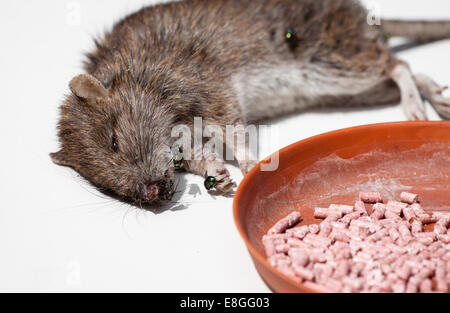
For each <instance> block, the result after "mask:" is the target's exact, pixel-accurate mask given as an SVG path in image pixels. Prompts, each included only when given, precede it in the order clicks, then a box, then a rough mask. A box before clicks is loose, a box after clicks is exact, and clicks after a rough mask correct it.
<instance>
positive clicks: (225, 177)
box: [205, 159, 236, 194]
mask: <svg viewBox="0 0 450 313" xmlns="http://www.w3.org/2000/svg"><path fill="white" fill-rule="evenodd" d="M206 175H207V177H206V179H205V188H206V189H208V190H212V189H216V190H217V191H218V192H220V193H221V194H225V193H228V192H230V191H232V190H233V188H234V187H236V183H235V182H234V181H233V180H232V179H231V177H230V173H229V172H228V170H227V169H226V168H225V165H224V163H223V161H221V160H217V159H216V160H214V161H210V162H209V163H208V170H207V172H206Z"/></svg>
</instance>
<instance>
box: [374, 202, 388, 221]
mask: <svg viewBox="0 0 450 313" xmlns="http://www.w3.org/2000/svg"><path fill="white" fill-rule="evenodd" d="M385 212H386V205H384V204H383V203H376V204H374V206H373V212H372V215H371V217H372V218H374V219H376V220H379V219H382V218H383V217H384V213H385Z"/></svg>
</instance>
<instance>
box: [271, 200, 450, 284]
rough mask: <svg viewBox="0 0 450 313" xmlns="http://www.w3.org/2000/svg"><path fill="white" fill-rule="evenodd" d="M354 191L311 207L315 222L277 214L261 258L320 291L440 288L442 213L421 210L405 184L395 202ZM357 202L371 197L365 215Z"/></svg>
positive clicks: (443, 273) (444, 265)
mask: <svg viewBox="0 0 450 313" xmlns="http://www.w3.org/2000/svg"><path fill="white" fill-rule="evenodd" d="M359 199H360V201H357V202H356V203H355V205H354V206H348V205H336V204H331V205H330V206H329V207H328V208H316V209H315V210H314V216H315V217H316V218H320V219H323V221H322V222H321V223H320V224H311V225H302V226H299V225H296V224H298V223H299V222H300V221H301V214H300V213H299V212H292V213H290V214H289V215H288V216H287V217H285V218H283V219H281V220H280V221H279V222H277V223H276V224H275V225H274V226H273V227H272V228H271V229H270V230H269V231H268V233H267V235H264V236H263V239H262V241H263V245H264V249H265V252H266V255H267V258H268V261H269V263H270V264H271V265H272V266H274V267H276V268H277V269H278V270H280V271H281V272H283V273H284V274H286V275H288V276H289V277H291V278H292V279H294V280H295V281H298V282H302V283H304V284H305V286H308V287H310V288H313V289H315V290H318V291H322V292H448V291H449V286H450V230H449V225H450V213H443V212H434V213H431V214H429V213H427V212H425V211H424V210H423V209H422V207H421V206H420V204H419V203H418V201H419V198H418V196H417V195H415V194H411V193H407V192H403V193H402V194H401V196H400V199H401V202H398V201H393V200H391V201H388V202H387V203H386V204H384V203H382V198H381V196H380V194H379V193H377V192H362V193H360V195H359ZM364 202H365V203H374V204H373V206H372V214H371V215H370V216H369V213H368V211H367V209H366V207H365V204H364ZM430 223H435V225H434V229H433V231H430V232H424V231H423V225H425V224H430Z"/></svg>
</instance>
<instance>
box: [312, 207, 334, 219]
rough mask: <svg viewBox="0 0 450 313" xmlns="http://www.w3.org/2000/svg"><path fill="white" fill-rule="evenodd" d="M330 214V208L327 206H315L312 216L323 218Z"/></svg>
mask: <svg viewBox="0 0 450 313" xmlns="http://www.w3.org/2000/svg"><path fill="white" fill-rule="evenodd" d="M329 214H330V210H328V208H315V209H314V217H315V218H321V219H325V218H327V217H328V215H329Z"/></svg>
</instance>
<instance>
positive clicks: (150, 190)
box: [138, 181, 159, 202]
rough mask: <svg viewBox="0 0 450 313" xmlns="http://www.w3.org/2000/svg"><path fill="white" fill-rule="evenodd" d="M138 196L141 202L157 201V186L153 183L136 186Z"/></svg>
mask: <svg viewBox="0 0 450 313" xmlns="http://www.w3.org/2000/svg"><path fill="white" fill-rule="evenodd" d="M138 194H139V197H140V198H141V199H142V200H145V201H149V202H150V201H153V200H155V199H157V197H158V194H159V187H158V184H157V183H155V182H151V181H148V182H145V183H141V184H139V185H138Z"/></svg>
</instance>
